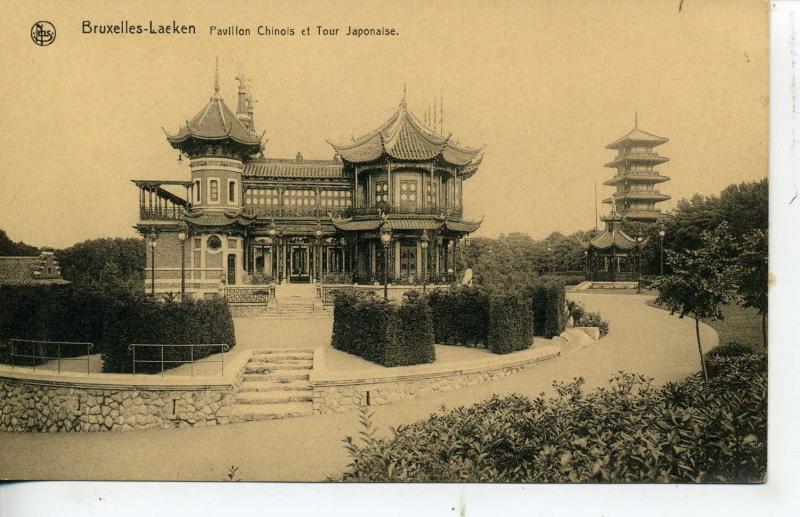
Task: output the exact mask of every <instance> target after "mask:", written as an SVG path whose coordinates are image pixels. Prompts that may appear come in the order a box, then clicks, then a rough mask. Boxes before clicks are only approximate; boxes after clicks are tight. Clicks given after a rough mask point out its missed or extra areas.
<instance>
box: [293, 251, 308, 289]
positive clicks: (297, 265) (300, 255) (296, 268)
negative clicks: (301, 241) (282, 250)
mask: <svg viewBox="0 0 800 517" xmlns="http://www.w3.org/2000/svg"><path fill="white" fill-rule="evenodd" d="M310 281H311V253H310V250H309V246H307V245H292V246H290V247H289V282H290V283H307V282H310Z"/></svg>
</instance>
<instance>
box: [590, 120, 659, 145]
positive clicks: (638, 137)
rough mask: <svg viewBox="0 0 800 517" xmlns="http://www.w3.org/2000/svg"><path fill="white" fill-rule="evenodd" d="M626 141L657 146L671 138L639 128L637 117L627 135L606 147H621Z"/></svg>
mask: <svg viewBox="0 0 800 517" xmlns="http://www.w3.org/2000/svg"><path fill="white" fill-rule="evenodd" d="M626 142H631V143H641V144H646V145H648V146H652V147H655V146H657V145H661V144H664V143H666V142H669V138H664V137H663V136H657V135H654V134H652V133H648V132H647V131H642V130H641V129H639V121H638V117H637V120H636V121H635V122H634V126H633V129H631V130H630V131H629V132H628V133H627V134H626V135H625V136H623V137H621V138H618V139H616V140H614V141H613V142H611V143H610V144H608V145H607V146H606V149H619V148H620V147H622V146H623V144H625V143H626Z"/></svg>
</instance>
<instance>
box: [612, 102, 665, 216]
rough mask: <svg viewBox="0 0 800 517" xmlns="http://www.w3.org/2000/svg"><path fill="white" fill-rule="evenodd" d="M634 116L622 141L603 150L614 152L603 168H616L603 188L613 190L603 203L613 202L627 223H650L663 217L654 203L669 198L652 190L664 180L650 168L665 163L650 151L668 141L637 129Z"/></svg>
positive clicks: (662, 158)
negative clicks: (609, 187)
mask: <svg viewBox="0 0 800 517" xmlns="http://www.w3.org/2000/svg"><path fill="white" fill-rule="evenodd" d="M638 122H639V121H638V117H636V120H635V121H634V127H633V129H632V130H631V131H630V132H629V133H628V134H626V135H625V136H623V137H622V138H620V139H618V140H616V141H614V142H612V143H610V144H608V145H607V146H606V149H615V150H616V151H617V156H616V157H615V158H614V159H613V160H611V161H610V162H608V163H607V164H606V165H605V166H606V167H610V168H612V169H616V170H617V173H616V175H615V176H614V177H613V178H611V179H610V180H608V181H605V182H604V183H603V185H608V186H611V187H615V188H616V191H615V192H614V194H612V197H609V198H607V199H604V200H603V203H611V202H612V200H613V201H614V202H616V204H617V207H618V208H619V215H620V216H622V217H623V218H625V219H626V220H629V221H642V222H653V221H657V220H659V219H660V218H662V217H664V214H662V213H661V211H660V210H659V209H657V208H656V203H660V202H662V201H666V200H667V199H669V198H670V196H668V195H666V194H662V193H661V192H659V191H658V190H656V188H655V186H656V185H657V184H658V183H663V182H665V181H668V180H669V178H668V177H667V176H663V175H661V174H659V172H658V171H656V170H655V169H654V167H655V166H656V165H658V164H660V163H664V162H667V161H669V158H667V157H665V156H661V155H659V154H658V153H656V152H655V151H653V149H654V148H655V147H657V146H659V145H661V144H664V143H666V142H668V141H669V139H668V138H664V137H660V136H656V135H653V134H651V133H647V132H645V131H642V130H641V129H639V123H638Z"/></svg>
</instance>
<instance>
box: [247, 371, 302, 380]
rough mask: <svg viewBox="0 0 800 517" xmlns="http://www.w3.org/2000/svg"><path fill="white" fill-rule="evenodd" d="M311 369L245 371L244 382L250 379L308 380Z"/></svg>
mask: <svg viewBox="0 0 800 517" xmlns="http://www.w3.org/2000/svg"><path fill="white" fill-rule="evenodd" d="M309 375H310V372H309V370H272V371H271V372H269V373H267V374H265V373H245V374H244V375H243V377H242V380H243V382H250V381H277V382H284V381H287V382H288V381H307V380H308V379H309Z"/></svg>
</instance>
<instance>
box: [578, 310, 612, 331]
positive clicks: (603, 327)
mask: <svg viewBox="0 0 800 517" xmlns="http://www.w3.org/2000/svg"><path fill="white" fill-rule="evenodd" d="M575 325H576V326H578V327H600V336H601V337H602V336H605V335H606V334H608V328H609V322H608V321H606V320H604V319H603V318H602V317H601V316H600V313H597V312H586V313H584V314H583V315H582V316H581V317H580V319H578V320H576V321H575Z"/></svg>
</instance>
